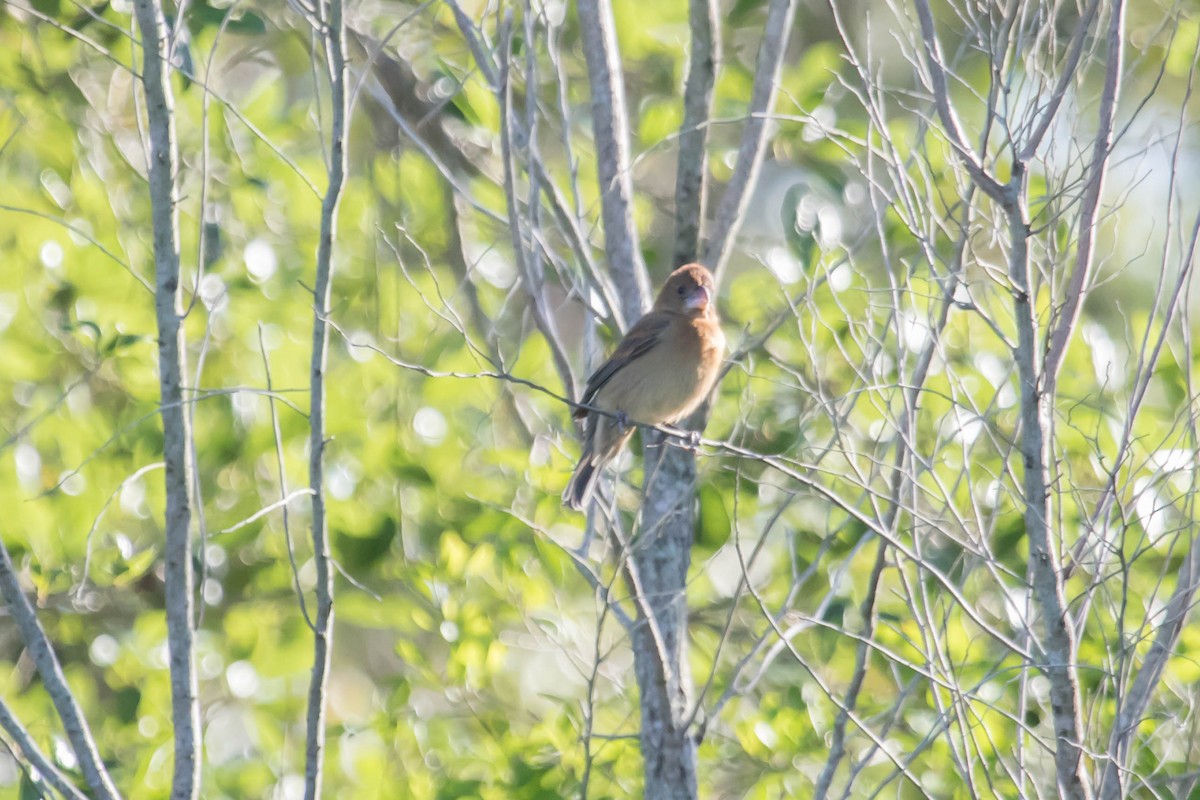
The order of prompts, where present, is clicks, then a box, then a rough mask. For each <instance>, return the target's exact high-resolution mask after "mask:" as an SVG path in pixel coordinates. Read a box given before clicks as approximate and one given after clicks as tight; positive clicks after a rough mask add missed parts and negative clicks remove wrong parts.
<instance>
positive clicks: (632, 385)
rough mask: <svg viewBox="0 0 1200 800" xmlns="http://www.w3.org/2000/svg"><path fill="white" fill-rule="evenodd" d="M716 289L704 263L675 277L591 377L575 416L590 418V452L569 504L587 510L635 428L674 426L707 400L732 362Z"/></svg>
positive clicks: (566, 498)
mask: <svg viewBox="0 0 1200 800" xmlns="http://www.w3.org/2000/svg"><path fill="white" fill-rule="evenodd" d="M714 287H715V284H714V281H713V276H712V273H711V272H709V271H708V270H707V269H706V268H705V267H704V266H702V265H700V264H686V265H684V266H682V267H680V268H679V269H677V270H675V271H674V272H672V273H671V274H670V275H669V276H668V277H667V280H666V282H665V283H663V287H662V289H661V290H660V291H659V293H658V298H657V299H656V300H655V301H654V307H653V308H651V309H650V310H649V311H648V312H646V314H645V315H643V316H642V318H641V319H639V320H638V321H637V322H636V323H634V326H633V327H632V328H630V329H629V332H628V333H626V334H625V338H624V339H622V340H621V343H620V344H619V345H617V349H616V350H614V351H613V354H612V355H611V356H609V357H608V360H607V361H605V362H604V363H603V364H601V365H600V367H599V368H598V369H597V370H596V371H595V372H594V373H592V376H591V377H590V378H588V382H587V385H586V386H585V387H584V390H583V396H582V397H581V399H580V405H579V406H578V407H576V408H575V411H574V414H573V416H574V417H576V418H577V419H583V420H584V435H583V452H582V454H581V455H580V457H579V463H578V465H576V467H575V471H574V473H572V475H571V480H570V481H569V482H568V483H567V488H566V490H565V491H564V492H563V504H564V505H566V506H567V507H569V508H571V509H574V510H576V511H582V510H583V509H584V508H586V507H587V505H588V503H589V501H590V500H591V497H592V494H593V492H594V491H595V488H596V482H597V481H598V480H599V478H600V474H601V470H602V469H603V467H604V465H605V464H607V463H608V462H610V461H612V460H613V459H614V458H616V457H617V455H619V454H620V452H621V448H623V447H624V446H625V443H626V442H628V441H629V439H630V437H631V436H633V431H634V426H633V425H631V424H630V423H631V422H632V423H642V424H646V425H662V424H671V423H675V422H678V421H679V420H682V419H685V418H686V417H688V416H689V415H690V414H691V413H692V412H693V411H695V410H696V409H697V408H698V407H699V406H700V404H701V403H703V402H704V399H705V398H706V397H708V394H709V392H710V391H712V388H713V386H714V385H715V384H716V382H717V377H718V375H719V373H720V369H721V363H722V361H723V359H724V356H725V334H724V332H722V330H721V320H720V318H719V317H718V316H717V308H716V298H715V288H714ZM592 409H596V410H592ZM601 412H606V413H601Z"/></svg>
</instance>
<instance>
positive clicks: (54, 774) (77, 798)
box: [0, 700, 87, 800]
mask: <svg viewBox="0 0 1200 800" xmlns="http://www.w3.org/2000/svg"><path fill="white" fill-rule="evenodd" d="M0 728H3V729H4V730H5V732H6V733H8V735H9V736H11V737H12V738H13V741H14V742H15V743H16V745H17V750H18V751H19V755H20V756H21V757H22V758H24V759H25V760H26V761H28V762H29V765H30V766H32V767H33V768H34V769H36V770H37V771H38V774H40V775H41V776H42V779H43V780H45V781H46V783H48V784H50V785H51V786H53V787H54V789H55V791H57V792H58V793H59V794H61V795H62V796H63V797H66V798H69V800H87V797H86V796H85V795H84V794H83V792H81V791H79V790H78V789H77V788H75V785H74V784H73V783H71V781H70V779H69V778H67V776H66V775H63V774H62V772H60V771H59V769H58V767H56V766H55V765H54V762H52V761H51V760H50V759H48V758H46V754H45V753H43V752H42V751H41V749H40V748H39V747H38V746H37V742H35V741H33V737H32V736H30V735H29V731H27V730H25V726H24V725H22V724H21V721H20V720H18V719H17V718H16V717H15V716H13V713H12V711H11V710H10V709H9V707H8V704H6V703H5V702H4V701H3V700H0Z"/></svg>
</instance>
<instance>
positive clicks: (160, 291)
mask: <svg viewBox="0 0 1200 800" xmlns="http://www.w3.org/2000/svg"><path fill="white" fill-rule="evenodd" d="M134 11H135V15H136V17H137V24H138V28H139V29H140V31H141V35H142V49H143V63H142V82H143V86H144V88H145V94H146V118H147V121H148V123H149V128H148V131H149V164H148V168H147V172H148V176H149V184H150V198H151V204H152V205H151V216H152V220H153V226H154V278H155V302H154V307H155V316H156V318H157V322H158V371H159V388H160V392H161V401H162V420H163V461H164V463H165V464H166V469H165V472H166V495H167V497H166V545H165V547H164V558H165V561H166V565H165V570H164V571H165V578H164V583H165V588H166V605H167V644H168V649H169V651H170V656H169V661H170V673H171V715H172V724H173V727H174V732H175V772H174V775H173V777H172V780H171V797H172V798H173V800H189V798H195V797H197V796H199V792H200V746H201V740H200V705H199V702H198V700H197V696H196V695H197V688H196V670H195V664H194V644H193V635H192V624H193V619H194V617H193V613H192V610H193V605H194V603H195V598H194V591H193V589H194V586H193V585H194V582H195V577H194V575H193V566H192V539H191V504H192V497H191V491H192V486H193V482H192V477H191V474H190V472H191V465H192V458H191V449H192V446H193V444H192V437H191V431H190V430H189V426H188V417H187V414H186V413H184V408H183V406H182V398H183V391H182V375H183V374H184V373H185V372H186V370H187V350H186V348H185V346H184V332H183V315H182V313H181V289H182V281H181V280H180V275H179V212H178V206H177V204H176V202H175V170H176V166H177V155H176V144H175V114H174V98H173V97H172V93H171V82H170V68H169V62H168V61H167V58H166V51H167V48H168V45H169V41H168V35H169V32H168V30H167V27H166V22H165V20H164V19H163V12H162V6H161V5H160V2H159V0H137V1H136V2H135V4H134Z"/></svg>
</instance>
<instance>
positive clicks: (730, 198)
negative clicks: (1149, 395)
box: [703, 0, 797, 285]
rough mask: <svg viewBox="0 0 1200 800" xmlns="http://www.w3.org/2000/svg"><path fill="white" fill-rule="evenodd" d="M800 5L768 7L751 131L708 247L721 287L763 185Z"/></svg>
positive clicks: (782, 1) (780, 1)
mask: <svg viewBox="0 0 1200 800" xmlns="http://www.w3.org/2000/svg"><path fill="white" fill-rule="evenodd" d="M796 4H797V0H771V5H770V6H768V8H767V22H766V24H765V25H764V26H763V38H762V44H761V45H759V49H758V61H757V63H756V65H755V68H754V91H753V92H752V93H751V95H750V109H749V113H748V115H747V119H746V126H745V127H744V128H742V143H741V145H740V146H739V147H738V156H737V163H736V164H735V165H734V168H733V176H732V177H731V178H730V179H729V183H728V184H727V185H726V187H725V193H724V194H723V195H722V196H721V203H720V205H719V206H717V216H716V218H715V219H714V220H713V230H712V234H711V235H710V236H709V240H708V244H706V245H705V247H704V259H703V261H704V263H705V265H707V266H708V268H709V269H711V270H712V271H713V276H714V278H715V279H716V281H717V283H718V285H719V284H720V282H721V278H722V276H723V275H724V272H725V262H726V260H727V259H728V257H729V251H730V249H731V248H732V247H733V240H734V238H735V237H736V236H737V232H738V229H739V228H740V227H741V225H742V218H743V217H744V216H745V212H746V205H747V204H748V203H749V202H750V192H751V190H752V189H753V188H754V184H755V183H756V182H757V181H758V170H759V167H761V166H762V161H763V154H764V151H765V149H766V144H767V137H768V134H769V130H768V127H767V122H768V117H769V115H770V113H771V101H772V100H773V99H774V98H775V89H776V87H777V85H778V83H779V73H780V71H781V70H782V68H783V57H784V55H785V54H786V53H787V44H788V37H789V36H790V35H791V32H792V20H793V18H794V17H795V15H796Z"/></svg>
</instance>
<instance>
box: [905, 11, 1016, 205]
mask: <svg viewBox="0 0 1200 800" xmlns="http://www.w3.org/2000/svg"><path fill="white" fill-rule="evenodd" d="M913 6H914V7H915V8H916V10H917V19H918V20H919V21H920V24H921V39H922V43H923V45H924V47H923V52H924V54H925V67H926V69H927V70H928V72H929V80H930V83H931V84H932V87H931V88H932V91H933V100H934V105H935V106H936V107H937V112H938V117H939V118H940V119H941V121H942V126H943V127H944V128H945V129H946V136H947V138H948V139H949V141H950V146H951V147H952V148H954V151H955V152H956V153H957V154H958V157H959V158H960V159H961V160H962V162H963V164H964V166H966V168H967V172H968V173H969V174H970V176H971V179H972V180H973V181H975V183H976V184H978V186H979V188H980V189H983V191H984V192H985V193H986V194H987V195H988V196H989V197H991V198H993V199H995V200H996V201H998V202H1006V200H1005V195H1004V190H1003V187H1002V186H1001V185H1000V183H999V182H997V181H996V179H995V178H993V177H992V176H991V175H990V174H989V173H988V172H987V170H986V169H985V168H984V166H983V164H982V163H980V161H979V159H978V158H976V157H975V154H974V152H973V151H972V150H971V147H970V145H968V144H967V137H966V134H964V133H963V129H962V125H961V124H959V121H958V114H957V113H955V111H954V106H953V105H952V104H951V102H950V88H949V87H948V86H947V85H946V67H945V59H944V57H943V56H942V46H941V44H940V43H939V42H938V38H937V31H936V29H935V28H934V24H933V12H932V11H931V10H930V9H929V0H913Z"/></svg>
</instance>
